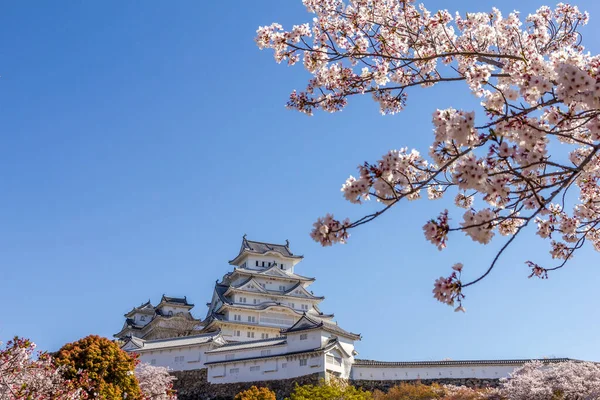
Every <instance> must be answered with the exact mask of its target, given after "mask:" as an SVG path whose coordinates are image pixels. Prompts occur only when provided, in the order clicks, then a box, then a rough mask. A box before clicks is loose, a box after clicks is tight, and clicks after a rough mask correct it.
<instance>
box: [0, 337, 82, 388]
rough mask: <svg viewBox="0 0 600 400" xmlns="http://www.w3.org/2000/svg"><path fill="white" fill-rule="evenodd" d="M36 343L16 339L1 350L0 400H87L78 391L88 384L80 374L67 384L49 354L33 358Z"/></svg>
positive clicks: (67, 381)
mask: <svg viewBox="0 0 600 400" xmlns="http://www.w3.org/2000/svg"><path fill="white" fill-rule="evenodd" d="M34 352H35V343H33V342H31V341H30V340H28V339H23V338H18V337H15V338H14V339H13V340H9V341H8V342H7V343H6V347H5V348H4V349H0V399H54V400H79V399H87V394H86V393H85V392H84V391H83V390H81V389H79V388H78V387H79V386H80V385H81V384H82V383H83V382H85V379H86V377H85V374H83V373H79V374H76V375H75V376H74V377H73V379H74V380H73V381H69V380H65V379H64V378H63V376H62V375H61V369H60V368H57V367H56V366H55V365H54V364H53V363H52V359H51V358H50V356H49V355H48V354H47V353H38V354H37V358H34V357H33V356H34Z"/></svg>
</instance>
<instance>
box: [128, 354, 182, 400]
mask: <svg viewBox="0 0 600 400" xmlns="http://www.w3.org/2000/svg"><path fill="white" fill-rule="evenodd" d="M135 377H136V378H137V380H138V382H139V385H140V389H141V391H142V394H143V398H144V399H148V400H176V399H177V395H176V394H175V391H174V390H173V381H174V380H175V379H176V378H175V377H174V376H172V375H170V374H169V370H168V369H167V368H165V367H156V366H154V365H150V364H147V363H141V364H139V365H138V366H137V367H136V368H135Z"/></svg>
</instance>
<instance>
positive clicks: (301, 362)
mask: <svg viewBox="0 0 600 400" xmlns="http://www.w3.org/2000/svg"><path fill="white" fill-rule="evenodd" d="M300 366H301V367H305V366H306V358H304V359H302V360H300Z"/></svg>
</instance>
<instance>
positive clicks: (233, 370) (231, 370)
mask: <svg viewBox="0 0 600 400" xmlns="http://www.w3.org/2000/svg"><path fill="white" fill-rule="evenodd" d="M239 372H240V369H239V368H231V369H230V370H229V373H230V374H239Z"/></svg>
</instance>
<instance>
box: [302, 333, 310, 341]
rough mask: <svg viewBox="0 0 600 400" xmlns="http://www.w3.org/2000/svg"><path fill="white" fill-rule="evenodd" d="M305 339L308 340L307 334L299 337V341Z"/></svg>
mask: <svg viewBox="0 0 600 400" xmlns="http://www.w3.org/2000/svg"><path fill="white" fill-rule="evenodd" d="M306 339H308V333H302V334H301V335H300V340H306Z"/></svg>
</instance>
